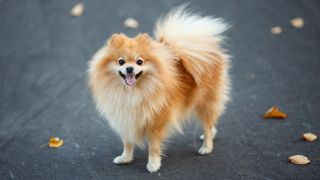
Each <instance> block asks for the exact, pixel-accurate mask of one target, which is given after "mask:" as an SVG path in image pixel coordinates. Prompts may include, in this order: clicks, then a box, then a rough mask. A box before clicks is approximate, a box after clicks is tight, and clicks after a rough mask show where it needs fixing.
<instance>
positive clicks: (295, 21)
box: [291, 17, 304, 28]
mask: <svg viewBox="0 0 320 180" xmlns="http://www.w3.org/2000/svg"><path fill="white" fill-rule="evenodd" d="M291 25H292V26H293V27H295V28H302V27H303V26H304V20H303V19H302V18H301V17H296V18H293V19H292V20H291Z"/></svg>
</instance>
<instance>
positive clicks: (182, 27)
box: [154, 5, 229, 83]
mask: <svg viewBox="0 0 320 180" xmlns="http://www.w3.org/2000/svg"><path fill="white" fill-rule="evenodd" d="M186 7H187V5H182V6H179V7H177V8H174V9H173V10H172V11H170V12H169V13H168V14H167V15H166V16H164V17H162V18H160V19H159V20H158V22H157V24H156V27H155V30H154V34H155V38H156V40H157V41H159V42H161V43H164V44H166V45H167V46H169V47H170V48H171V49H172V50H173V51H174V52H175V53H177V55H178V56H179V57H180V59H181V61H182V64H183V66H184V67H185V69H186V70H187V71H188V72H189V73H190V74H191V75H192V76H193V78H194V79H195V81H196V83H200V82H201V78H202V75H204V74H205V73H206V72H207V71H213V70H212V69H213V68H212V67H213V66H221V65H223V64H228V62H223V61H228V56H227V55H226V54H225V53H224V51H223V50H222V49H221V48H220V43H221V41H222V40H223V36H221V33H223V32H224V31H225V30H227V29H228V27H229V26H228V24H226V23H224V22H223V20H222V19H219V18H214V17H212V16H200V15H198V14H195V13H192V12H190V11H189V10H187V9H186ZM220 68H223V67H220Z"/></svg>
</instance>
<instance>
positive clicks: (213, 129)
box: [200, 127, 218, 140]
mask: <svg viewBox="0 0 320 180" xmlns="http://www.w3.org/2000/svg"><path fill="white" fill-rule="evenodd" d="M217 132H218V130H217V128H215V127H214V128H212V139H214V138H215V137H216V135H217ZM200 139H201V140H203V139H204V134H202V135H201V136H200Z"/></svg>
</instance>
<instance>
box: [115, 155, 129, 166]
mask: <svg viewBox="0 0 320 180" xmlns="http://www.w3.org/2000/svg"><path fill="white" fill-rule="evenodd" d="M131 162H132V158H129V157H126V156H122V155H121V156H117V157H116V158H114V159H113V163H114V164H128V163H131Z"/></svg>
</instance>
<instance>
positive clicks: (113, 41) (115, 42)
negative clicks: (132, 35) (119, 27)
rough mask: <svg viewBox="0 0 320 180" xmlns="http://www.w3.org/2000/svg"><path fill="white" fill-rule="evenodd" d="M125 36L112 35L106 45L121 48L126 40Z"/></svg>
mask: <svg viewBox="0 0 320 180" xmlns="http://www.w3.org/2000/svg"><path fill="white" fill-rule="evenodd" d="M126 38H127V36H126V35H124V34H122V33H120V34H113V35H112V36H111V37H110V38H109V39H108V41H107V45H109V46H115V47H119V46H121V45H122V44H123V43H124V41H125V40H126Z"/></svg>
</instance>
